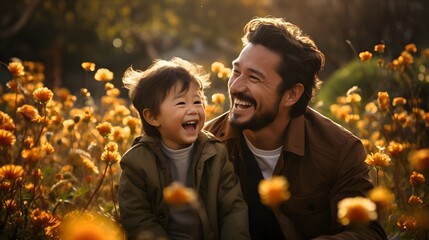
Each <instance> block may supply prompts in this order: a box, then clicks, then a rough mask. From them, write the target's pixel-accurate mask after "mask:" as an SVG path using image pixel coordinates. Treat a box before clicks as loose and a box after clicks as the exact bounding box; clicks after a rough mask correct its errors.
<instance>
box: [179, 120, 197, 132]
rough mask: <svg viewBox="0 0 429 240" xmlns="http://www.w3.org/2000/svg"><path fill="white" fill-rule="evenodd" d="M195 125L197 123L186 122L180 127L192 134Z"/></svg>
mask: <svg viewBox="0 0 429 240" xmlns="http://www.w3.org/2000/svg"><path fill="white" fill-rule="evenodd" d="M197 125H198V122H197V121H195V120H194V121H188V122H185V123H183V124H182V127H183V128H184V129H185V130H186V131H190V132H193V131H195V130H196V129H197Z"/></svg>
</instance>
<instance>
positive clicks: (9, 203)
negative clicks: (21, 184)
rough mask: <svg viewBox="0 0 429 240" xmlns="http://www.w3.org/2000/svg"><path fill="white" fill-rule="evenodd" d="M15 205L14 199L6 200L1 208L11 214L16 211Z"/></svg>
mask: <svg viewBox="0 0 429 240" xmlns="http://www.w3.org/2000/svg"><path fill="white" fill-rule="evenodd" d="M17 206H18V205H17V204H16V201H15V200H14V199H7V200H6V201H4V202H3V208H4V209H5V210H6V212H12V211H15V210H16V209H17Z"/></svg>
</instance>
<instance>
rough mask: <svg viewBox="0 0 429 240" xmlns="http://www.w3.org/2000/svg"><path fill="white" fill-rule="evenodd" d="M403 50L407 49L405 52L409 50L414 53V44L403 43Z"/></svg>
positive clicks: (415, 49) (415, 48)
mask: <svg viewBox="0 0 429 240" xmlns="http://www.w3.org/2000/svg"><path fill="white" fill-rule="evenodd" d="M405 51H407V52H411V53H415V52H417V47H416V44H414V43H409V44H407V45H405Z"/></svg>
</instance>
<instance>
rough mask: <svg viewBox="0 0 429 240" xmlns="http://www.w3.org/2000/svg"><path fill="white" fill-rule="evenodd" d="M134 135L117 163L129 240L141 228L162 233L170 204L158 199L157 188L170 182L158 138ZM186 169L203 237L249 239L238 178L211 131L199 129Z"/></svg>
mask: <svg viewBox="0 0 429 240" xmlns="http://www.w3.org/2000/svg"><path fill="white" fill-rule="evenodd" d="M136 140H137V141H135V142H136V143H135V144H134V145H133V147H131V148H130V149H129V150H128V151H127V152H126V153H125V154H124V155H123V157H122V160H121V162H120V166H121V169H122V172H121V177H120V182H119V209H120V221H121V224H122V225H123V227H124V228H125V231H126V233H127V235H128V238H129V239H136V238H137V237H138V236H139V234H140V233H143V232H144V231H150V232H151V233H153V234H155V235H156V236H162V237H167V238H168V236H167V234H166V230H165V229H166V226H167V224H168V221H169V207H170V206H168V205H167V204H166V203H165V202H164V200H163V189H164V188H165V187H166V186H168V185H169V184H171V183H172V177H171V173H170V169H169V167H168V163H167V157H166V156H165V154H163V153H162V151H161V141H160V139H159V138H153V137H150V136H148V135H143V136H141V137H139V138H138V139H136ZM190 172H191V174H192V180H193V181H192V184H193V186H192V187H193V188H194V189H195V190H196V191H197V193H198V198H199V204H198V205H199V206H198V208H199V209H198V211H199V216H200V221H201V225H202V231H203V232H202V235H203V236H204V239H205V240H208V239H210V240H211V239H250V236H249V231H248V222H247V218H248V212H247V205H246V203H245V202H244V200H243V197H242V192H241V188H240V184H239V181H238V178H237V176H236V175H235V174H234V169H233V165H232V164H231V162H230V161H229V160H228V155H227V150H226V148H225V146H224V145H223V144H222V143H220V141H219V140H217V139H216V138H214V136H213V135H212V134H210V133H208V132H205V131H203V132H202V133H200V134H199V136H198V139H197V141H196V142H195V147H194V152H193V156H192V162H191V171H190Z"/></svg>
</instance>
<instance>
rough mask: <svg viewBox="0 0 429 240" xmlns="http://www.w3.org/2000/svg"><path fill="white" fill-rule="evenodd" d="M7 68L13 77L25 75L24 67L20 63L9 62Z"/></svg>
mask: <svg viewBox="0 0 429 240" xmlns="http://www.w3.org/2000/svg"><path fill="white" fill-rule="evenodd" d="M7 68H8V69H9V71H10V73H12V75H13V76H15V77H19V76H23V75H25V71H24V66H23V65H22V63H20V62H10V63H9V65H8V67H7Z"/></svg>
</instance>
